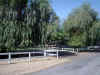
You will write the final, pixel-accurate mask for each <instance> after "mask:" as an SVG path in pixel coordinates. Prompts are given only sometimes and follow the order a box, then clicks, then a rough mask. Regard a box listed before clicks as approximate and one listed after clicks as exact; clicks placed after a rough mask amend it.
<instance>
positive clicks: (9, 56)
mask: <svg viewBox="0 0 100 75" xmlns="http://www.w3.org/2000/svg"><path fill="white" fill-rule="evenodd" d="M8 64H11V53H10V52H9V53H8Z"/></svg>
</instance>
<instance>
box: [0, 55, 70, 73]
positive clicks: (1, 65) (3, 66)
mask: <svg viewBox="0 0 100 75" xmlns="http://www.w3.org/2000/svg"><path fill="white" fill-rule="evenodd" d="M15 60H16V62H15ZM12 61H13V62H14V63H13V64H8V63H7V61H0V75H23V74H26V73H30V72H37V71H40V70H42V69H46V68H49V67H53V66H55V65H57V64H63V63H64V62H70V60H69V59H68V58H67V59H65V58H59V59H58V60H57V58H56V57H44V58H43V57H42V58H32V61H31V63H29V62H28V59H27V60H26V59H24V60H23V59H14V60H12Z"/></svg>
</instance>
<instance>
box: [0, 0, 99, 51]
mask: <svg viewBox="0 0 100 75" xmlns="http://www.w3.org/2000/svg"><path fill="white" fill-rule="evenodd" d="M98 41H100V19H99V18H98V13H97V12H96V11H95V10H94V9H92V8H91V6H90V5H89V4H87V3H85V4H83V5H81V6H80V7H79V8H76V9H74V10H73V11H72V12H71V13H70V14H69V16H68V17H67V19H65V21H64V23H63V25H62V28H60V27H59V17H58V16H57V15H56V13H55V12H54V11H53V9H52V7H51V6H50V2H49V1H48V0H0V51H1V52H5V51H9V50H15V49H16V48H27V47H35V46H38V45H45V44H48V43H52V42H53V44H55V43H56V44H60V45H69V46H74V47H84V46H89V45H96V44H97V42H98Z"/></svg>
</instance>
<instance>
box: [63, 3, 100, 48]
mask: <svg viewBox="0 0 100 75" xmlns="http://www.w3.org/2000/svg"><path fill="white" fill-rule="evenodd" d="M63 29H64V32H65V33H66V34H68V36H67V37H69V39H68V41H67V45H70V46H75V47H85V46H89V45H96V44H97V42H98V41H100V20H99V17H98V13H97V12H96V11H95V10H94V9H92V8H91V6H90V4H88V3H84V4H83V5H81V6H80V7H79V8H76V9H74V10H73V11H72V12H71V13H70V14H69V16H68V18H67V19H66V20H65V22H64V24H63Z"/></svg>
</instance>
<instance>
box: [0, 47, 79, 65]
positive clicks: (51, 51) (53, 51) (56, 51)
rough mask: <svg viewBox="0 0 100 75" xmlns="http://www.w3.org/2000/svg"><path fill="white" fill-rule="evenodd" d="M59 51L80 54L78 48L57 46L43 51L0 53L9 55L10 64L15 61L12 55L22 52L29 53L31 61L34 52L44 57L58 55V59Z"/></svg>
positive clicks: (29, 60) (0, 54)
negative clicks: (58, 47) (57, 47)
mask: <svg viewBox="0 0 100 75" xmlns="http://www.w3.org/2000/svg"><path fill="white" fill-rule="evenodd" d="M59 52H71V53H75V54H76V55H77V54H78V49H74V48H61V49H56V48H54V49H53V48H50V49H45V50H41V51H37V52H35V51H33V52H9V53H0V56H4V55H7V56H8V64H11V63H13V62H12V55H21V54H26V55H28V57H27V58H28V62H29V63H30V62H31V59H32V56H31V55H32V54H42V55H43V56H44V57H47V56H56V57H57V59H58V58H59Z"/></svg>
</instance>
